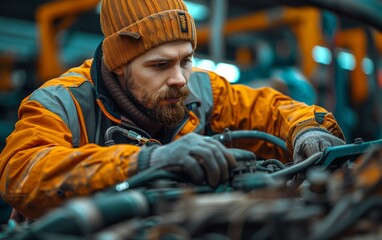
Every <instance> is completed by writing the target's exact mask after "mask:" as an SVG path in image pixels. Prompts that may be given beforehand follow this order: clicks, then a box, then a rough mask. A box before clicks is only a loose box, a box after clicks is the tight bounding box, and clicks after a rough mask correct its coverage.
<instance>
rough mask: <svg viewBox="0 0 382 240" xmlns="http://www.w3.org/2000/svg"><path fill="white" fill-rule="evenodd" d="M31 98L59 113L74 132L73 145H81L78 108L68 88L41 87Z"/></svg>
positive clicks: (58, 86)
mask: <svg viewBox="0 0 382 240" xmlns="http://www.w3.org/2000/svg"><path fill="white" fill-rule="evenodd" d="M29 100H34V101H37V102H39V103H40V104H41V105H43V106H44V107H45V108H46V109H48V110H49V111H51V112H53V113H55V114H57V115H58V116H59V117H60V118H61V119H62V121H64V123H65V124H66V126H68V128H69V129H70V131H71V132H72V136H73V139H72V144H73V146H74V147H78V146H79V144H80V127H79V125H80V124H79V119H78V115H77V108H76V106H75V104H74V101H73V99H72V97H71V95H70V93H69V91H68V89H66V88H65V87H63V86H61V85H57V86H49V87H44V88H39V89H37V90H35V91H34V92H33V93H32V95H31V96H30V98H29Z"/></svg>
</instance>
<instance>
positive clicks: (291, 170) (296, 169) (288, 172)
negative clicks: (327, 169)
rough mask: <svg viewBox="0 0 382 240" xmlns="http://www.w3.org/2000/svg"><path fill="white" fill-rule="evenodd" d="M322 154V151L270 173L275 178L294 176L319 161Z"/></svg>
mask: <svg viewBox="0 0 382 240" xmlns="http://www.w3.org/2000/svg"><path fill="white" fill-rule="evenodd" d="M321 156H322V152H318V153H315V154H313V155H312V156H310V157H308V158H307V159H305V160H304V161H301V162H299V163H296V164H294V165H292V166H290V167H287V168H284V169H282V170H280V171H277V172H274V173H270V175H271V177H273V178H283V179H287V178H289V177H290V176H293V175H295V174H297V173H300V172H302V171H304V170H305V169H307V168H308V167H310V166H312V165H314V164H315V163H317V161H318V160H319V159H320V158H321Z"/></svg>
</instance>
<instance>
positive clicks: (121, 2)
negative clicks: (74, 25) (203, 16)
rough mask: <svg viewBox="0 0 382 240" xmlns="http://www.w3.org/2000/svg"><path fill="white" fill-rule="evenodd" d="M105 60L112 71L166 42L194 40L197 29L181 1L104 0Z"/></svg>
mask: <svg viewBox="0 0 382 240" xmlns="http://www.w3.org/2000/svg"><path fill="white" fill-rule="evenodd" d="M101 28H102V32H103V34H104V36H105V39H104V41H103V45H102V49H103V54H104V63H105V65H106V67H107V68H108V69H109V70H110V71H114V70H116V69H117V68H119V67H121V66H123V65H125V64H127V63H128V62H130V61H131V60H133V59H134V58H136V57H138V56H139V55H141V54H143V53H144V52H146V51H147V50H149V49H151V48H153V47H155V46H158V45H160V44H163V43H166V42H172V41H177V40H188V41H191V43H192V47H193V48H194V49H195V47H196V29H195V23H194V20H193V18H192V17H191V15H190V14H189V13H188V10H187V7H186V5H185V4H184V2H183V1H182V0H102V3H101Z"/></svg>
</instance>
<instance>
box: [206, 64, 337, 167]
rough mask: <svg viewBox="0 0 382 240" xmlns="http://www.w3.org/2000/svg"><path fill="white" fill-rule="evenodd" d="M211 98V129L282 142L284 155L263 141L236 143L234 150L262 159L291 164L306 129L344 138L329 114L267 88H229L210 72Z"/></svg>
mask: <svg viewBox="0 0 382 240" xmlns="http://www.w3.org/2000/svg"><path fill="white" fill-rule="evenodd" d="M209 75H210V80H211V85H212V94H213V102H214V103H213V112H212V117H211V129H212V130H213V131H215V132H222V131H223V130H224V129H225V128H229V129H230V130H258V131H263V132H266V133H269V134H272V135H274V136H277V137H279V138H281V139H283V140H284V141H286V144H287V148H288V153H283V151H282V150H281V149H279V148H277V147H276V146H275V145H274V144H272V143H269V142H264V141H259V140H258V141H252V140H251V141H249V140H240V141H238V142H237V143H235V144H236V145H235V147H238V146H240V147H244V148H248V149H250V150H252V151H253V152H254V153H255V154H257V155H260V156H262V157H264V158H278V159H281V160H283V161H284V162H286V161H291V156H292V152H293V143H294V139H295V137H296V135H297V134H298V133H299V132H301V131H302V130H305V129H308V128H317V127H318V128H323V129H326V130H328V131H329V132H330V133H332V134H333V135H335V136H337V137H339V138H341V139H344V135H343V133H342V131H341V129H340V127H339V125H338V123H337V122H336V120H335V119H334V116H333V114H332V113H329V112H328V111H327V110H325V109H324V108H322V107H319V106H315V105H312V106H308V105H306V104H305V103H302V102H297V101H295V100H293V99H291V98H290V97H288V96H286V95H283V94H281V93H280V92H278V91H276V90H273V89H271V88H267V87H265V88H258V89H254V88H250V87H248V86H245V85H240V84H232V85H231V84H230V83H229V82H228V81H226V80H225V79H224V78H222V77H220V76H218V75H216V74H214V73H212V72H210V73H209Z"/></svg>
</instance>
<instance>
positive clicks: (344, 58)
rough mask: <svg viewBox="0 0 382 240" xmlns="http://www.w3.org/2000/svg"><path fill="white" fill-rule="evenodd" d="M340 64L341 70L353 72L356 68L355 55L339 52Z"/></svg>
mask: <svg viewBox="0 0 382 240" xmlns="http://www.w3.org/2000/svg"><path fill="white" fill-rule="evenodd" d="M337 58H338V64H339V66H340V67H341V68H343V69H346V70H349V71H352V70H354V68H355V58H354V56H353V54H351V53H348V52H343V51H341V52H339V53H338V56H337Z"/></svg>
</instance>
